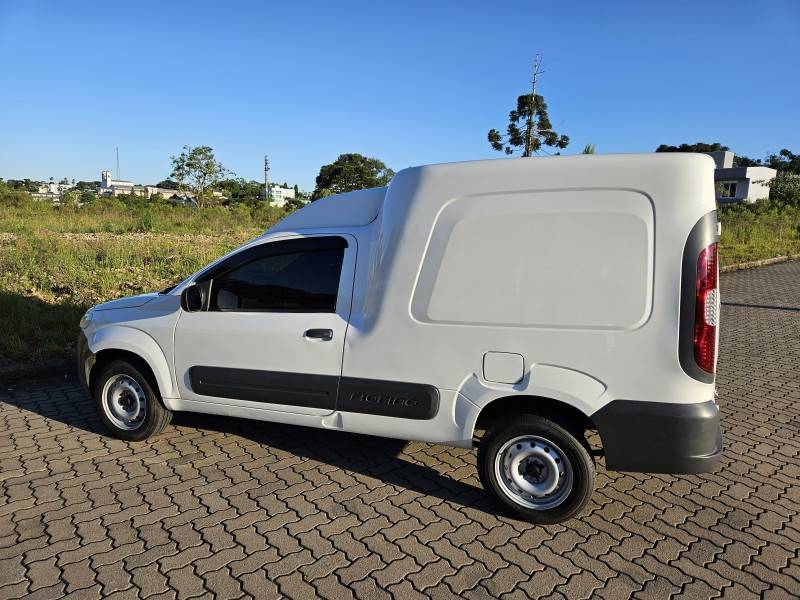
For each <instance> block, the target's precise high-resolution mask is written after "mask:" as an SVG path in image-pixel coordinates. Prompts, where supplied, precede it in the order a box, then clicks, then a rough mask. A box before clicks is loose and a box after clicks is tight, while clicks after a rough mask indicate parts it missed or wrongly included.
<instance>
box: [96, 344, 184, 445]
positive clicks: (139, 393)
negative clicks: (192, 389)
mask: <svg viewBox="0 0 800 600" xmlns="http://www.w3.org/2000/svg"><path fill="white" fill-rule="evenodd" d="M143 371H144V369H143V368H142V367H140V366H139V365H133V364H131V363H128V362H126V361H123V360H114V361H111V362H110V363H109V364H108V365H106V366H105V367H104V368H103V370H102V371H101V372H100V373H99V374H98V376H97V378H96V379H95V381H94V386H93V389H92V395H93V396H94V401H95V404H96V406H97V412H98V414H99V415H100V418H101V419H102V421H103V424H104V425H105V426H106V427H107V428H108V430H109V431H110V432H111V433H112V434H113V435H114V436H115V437H118V438H119V439H122V440H127V441H130V442H138V441H141V440H145V439H147V438H149V437H150V436H153V435H156V434H159V433H161V432H162V431H163V430H164V428H165V427H166V426H167V425H168V424H169V422H170V419H171V418H172V412H171V411H169V410H167V409H166V408H165V407H164V405H163V404H161V399H160V398H159V397H158V395H157V394H156V392H155V391H154V389H155V384H153V383H151V381H150V378H149V377H147V376H146V375H145V373H143Z"/></svg>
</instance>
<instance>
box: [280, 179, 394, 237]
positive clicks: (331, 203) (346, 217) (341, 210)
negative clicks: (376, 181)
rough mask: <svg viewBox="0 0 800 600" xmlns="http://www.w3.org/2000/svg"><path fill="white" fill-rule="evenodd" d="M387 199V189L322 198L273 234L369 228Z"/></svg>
mask: <svg viewBox="0 0 800 600" xmlns="http://www.w3.org/2000/svg"><path fill="white" fill-rule="evenodd" d="M385 196H386V187H377V188H369V189H366V190H358V191H355V192H347V193H344V194H336V195H334V196H327V197H325V198H320V199H319V200H315V201H314V202H311V203H310V204H308V205H306V206H304V207H303V208H301V209H300V210H297V211H295V212H293V213H292V214H290V215H289V216H287V217H286V218H285V219H283V220H282V221H280V222H278V223H276V224H275V225H274V226H273V227H271V228H270V229H269V232H270V233H273V232H276V231H294V230H297V229H313V228H317V227H360V226H362V225H368V224H369V223H371V222H372V221H374V220H375V218H376V217H377V216H378V212H379V211H380V209H381V205H382V204H383V199H384V198H385Z"/></svg>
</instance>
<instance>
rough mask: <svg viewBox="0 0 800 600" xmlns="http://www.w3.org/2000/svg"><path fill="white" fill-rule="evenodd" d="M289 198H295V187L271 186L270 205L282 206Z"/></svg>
mask: <svg viewBox="0 0 800 600" xmlns="http://www.w3.org/2000/svg"><path fill="white" fill-rule="evenodd" d="M289 200H294V188H290V187H283V186H282V185H271V186H269V205H270V206H277V207H278V208H282V207H284V206H286V203H287V202H288V201H289Z"/></svg>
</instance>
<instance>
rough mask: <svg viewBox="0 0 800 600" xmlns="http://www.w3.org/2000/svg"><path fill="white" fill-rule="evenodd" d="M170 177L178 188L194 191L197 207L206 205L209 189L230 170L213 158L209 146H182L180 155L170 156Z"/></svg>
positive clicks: (212, 152) (208, 200)
mask: <svg viewBox="0 0 800 600" xmlns="http://www.w3.org/2000/svg"><path fill="white" fill-rule="evenodd" d="M171 160H172V173H171V174H170V178H171V179H174V180H175V182H176V183H177V184H178V189H179V190H182V191H186V190H188V191H191V192H193V193H194V196H195V201H196V202H197V206H198V207H201V208H202V207H203V206H206V205H207V204H208V203H209V202H210V200H211V195H210V194H209V192H210V190H211V189H212V188H213V187H214V186H215V185H216V184H217V183H219V182H220V181H221V180H222V179H223V178H224V177H226V176H227V175H229V174H231V172H230V171H229V170H228V169H226V168H225V167H223V166H222V165H221V164H220V163H219V162H217V159H216V158H214V150H212V149H211V147H210V146H196V147H194V148H191V147H189V146H184V147H183V152H181V153H180V156H173V157H171Z"/></svg>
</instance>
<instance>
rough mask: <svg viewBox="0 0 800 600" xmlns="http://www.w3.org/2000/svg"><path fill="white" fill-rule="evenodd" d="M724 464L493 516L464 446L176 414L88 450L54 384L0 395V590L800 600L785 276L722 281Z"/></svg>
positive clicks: (86, 407)
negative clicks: (545, 523)
mask: <svg viewBox="0 0 800 600" xmlns="http://www.w3.org/2000/svg"><path fill="white" fill-rule="evenodd" d="M722 287H723V293H724V300H725V302H726V305H725V306H724V308H723V319H724V322H723V325H724V328H723V334H722V357H721V363H720V373H719V383H720V385H719V393H720V404H721V406H722V411H723V414H724V421H723V423H724V429H725V435H726V442H727V446H726V452H725V457H724V461H723V463H724V467H723V468H722V469H721V470H720V471H719V473H717V474H715V475H708V476H687V477H670V476H666V475H653V476H650V475H623V474H619V473H606V472H604V471H602V469H601V472H600V474H599V477H598V482H597V483H598V485H597V491H596V492H595V495H594V501H593V503H592V504H591V506H590V509H589V511H588V513H587V514H586V515H585V516H584V517H583V518H581V519H579V520H573V521H571V522H569V523H568V524H567V525H565V526H553V527H534V526H531V525H529V524H526V523H521V522H518V521H515V520H512V519H508V518H505V517H498V516H497V515H496V514H495V507H494V506H493V505H492V503H491V502H489V501H487V500H486V498H485V497H484V495H483V493H482V492H481V490H480V487H479V483H478V479H477V476H476V472H475V455H474V453H473V452H469V451H465V450H457V449H451V448H445V447H440V446H430V445H427V444H419V443H412V444H403V443H399V442H394V441H389V440H382V439H376V438H369V437H362V436H353V435H346V434H340V433H333V432H326V431H315V430H304V429H298V428H292V427H287V426H276V425H269V424H261V423H253V422H245V421H237V420H233V419H222V418H216V417H204V416H193V415H182V416H179V417H177V418H176V419H175V425H174V426H171V427H169V428H168V429H167V431H166V432H165V433H164V434H163V435H161V436H160V437H159V438H158V439H157V440H155V441H153V442H152V443H150V444H146V445H131V444H127V443H124V442H120V441H116V440H113V439H111V438H109V437H106V436H105V435H104V434H103V432H102V427H101V425H100V423H99V421H98V420H97V418H96V417H95V416H94V411H93V408H92V407H91V405H90V403H89V401H88V400H87V399H86V398H85V397H84V396H83V395H82V393H81V392H80V391H79V389H78V388H77V387H76V386H75V384H74V383H72V382H62V383H52V382H51V383H48V384H39V385H32V386H30V387H18V388H17V389H11V390H9V389H7V386H4V387H3V388H2V391H0V428H2V429H1V430H2V432H3V434H2V436H0V479H2V486H0V491H1V492H2V494H0V598H22V597H26V598H58V597H61V596H63V595H64V594H68V593H74V596H75V597H87V598H88V597H92V598H97V597H101V596H102V597H107V598H111V597H120V598H167V597H175V596H176V595H177V596H178V597H180V598H190V597H195V596H198V597H199V596H204V597H208V598H211V597H214V598H237V597H241V596H255V597H259V598H270V597H277V596H279V595H283V596H289V597H296V598H312V597H314V596H324V597H328V598H350V597H353V596H355V597H358V598H384V597H390V596H395V597H400V598H402V599H403V600H412V599H414V598H418V597H450V598H452V597H463V598H497V597H503V598H536V597H540V596H548V597H552V598H566V599H569V600H573V599H576V598H589V597H603V598H627V597H628V596H629V595H633V596H634V597H647V598H667V597H670V596H675V597H683V598H710V597H716V596H723V597H726V598H746V597H759V596H761V595H762V594H763V596H764V597H775V598H787V597H792V596H795V597H796V596H800V557H799V556H798V548H800V517H799V516H798V512H799V511H800V485H798V479H799V478H800V440H799V439H798V434H799V433H800V263H797V262H794V263H784V264H780V265H776V266H771V267H766V268H762V269H758V270H753V271H744V272H738V273H733V274H729V275H724V276H723V278H722Z"/></svg>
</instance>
